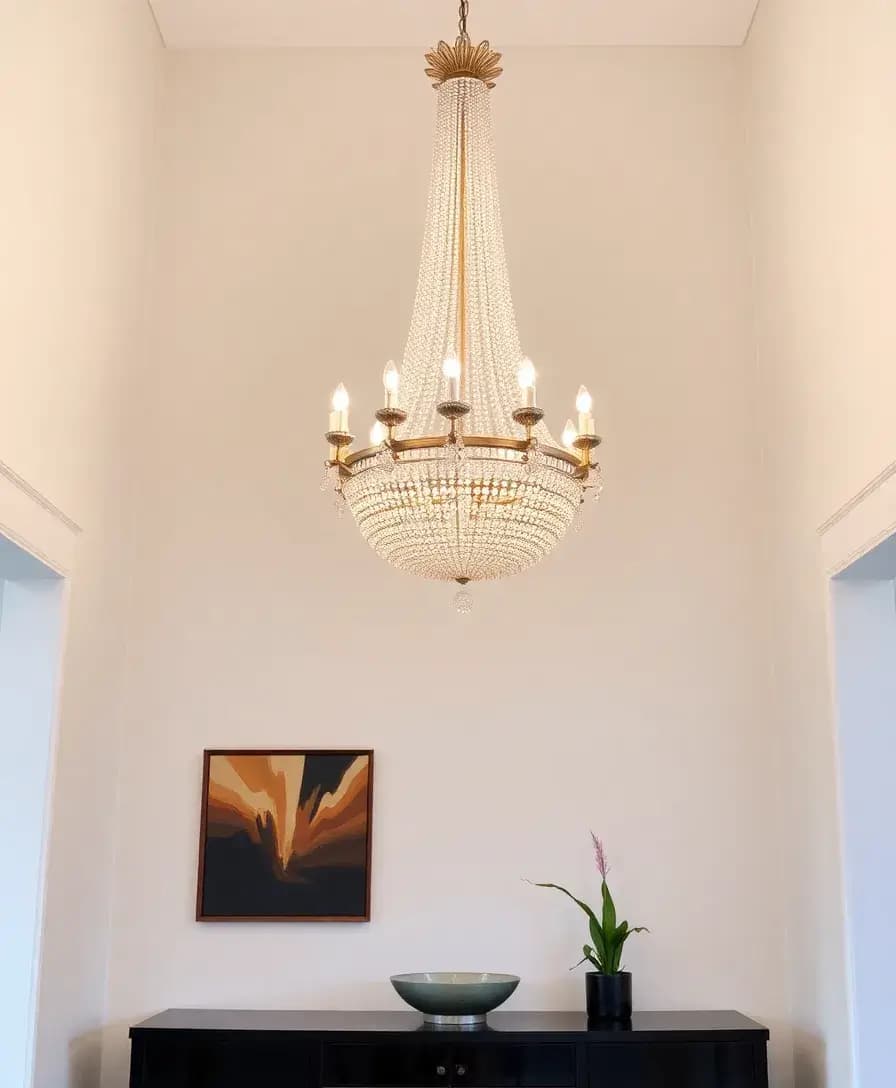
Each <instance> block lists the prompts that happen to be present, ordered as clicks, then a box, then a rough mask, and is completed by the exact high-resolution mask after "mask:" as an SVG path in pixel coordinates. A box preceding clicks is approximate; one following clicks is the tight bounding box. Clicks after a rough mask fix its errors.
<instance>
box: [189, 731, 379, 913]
mask: <svg viewBox="0 0 896 1088" xmlns="http://www.w3.org/2000/svg"><path fill="white" fill-rule="evenodd" d="M372 797H373V752H371V751H314V750H309V751H301V750H295V751H292V750H290V751H270V752H267V751H266V752H262V751H207V752H206V753H205V773H204V777H203V789H202V831H201V841H200V846H199V887H198V893H197V900H196V918H197V920H198V921H200V922H219V921H221V922H226V921H230V922H237V921H240V922H248V921H277V922H289V921H294V922H321V921H333V922H366V921H369V919H370V838H371V827H370V823H371V809H372Z"/></svg>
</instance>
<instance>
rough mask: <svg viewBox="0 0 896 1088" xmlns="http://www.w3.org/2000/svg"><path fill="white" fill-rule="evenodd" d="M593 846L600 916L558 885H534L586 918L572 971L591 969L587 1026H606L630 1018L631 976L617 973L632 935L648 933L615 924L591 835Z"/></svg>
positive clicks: (602, 859) (601, 856)
mask: <svg viewBox="0 0 896 1088" xmlns="http://www.w3.org/2000/svg"><path fill="white" fill-rule="evenodd" d="M591 839H592V842H593V843H594V860H595V863H596V865H597V871H598V873H600V878H601V884H600V894H601V912H600V916H599V917H598V915H597V914H596V913H595V912H594V911H593V910H592V909H591V907H589V906H588V904H587V903H584V902H583V901H582V900H581V899H577V898H576V897H575V896H574V895H573V894H572V893H571V892H568V891H567V890H566V888H563V887H561V886H560V885H559V884H542V883H538V884H537V885H536V887H539V888H556V890H557V891H558V892H563V894H564V895H566V896H569V898H570V899H571V900H572V901H573V902H574V903H576V904H577V905H578V906H579V907H581V909H582V910H583V911H584V912H585V914H586V915H587V916H588V931H589V935H590V937H591V940H590V943H588V944H586V945H584V946H583V948H582V951H583V952H584V955H583V956H582V958H581V960H579V962H578V963H577V964H575V965H574V966H573V967H571V968H570V970H571V971H573V970H575V968H576V967H580V966H581V965H582V964H583V963H585V962H586V961H587V962H588V963H590V964H592V966H593V967H594V970H593V971H588V972H587V973H586V975H585V1003H586V1008H587V1010H588V1020H589V1022H595V1023H598V1022H601V1021H603V1022H607V1021H624V1020H630V1019H631V1015H632V976H631V972H629V971H623V970H621V969H620V968H621V965H622V949H623V947H624V945H625V942H626V941H627V940H628V939H629V937H630V936H631V935H632V934H633V933H646V932H648V931H647V929H646V928H645V927H644V926H630V925H629V924H628V922H626V921H622V922H618V923H617V921H616V905H615V903H614V902H613V897H612V895H610V889H609V888H608V887H607V873H608V872H609V871H610V870H609V866H608V865H607V855H606V853H605V852H604V844H603V843H602V842H601V840H600V839H599V838H598V837H597V836H596V835H595V834H594V832H593V831H592V832H591Z"/></svg>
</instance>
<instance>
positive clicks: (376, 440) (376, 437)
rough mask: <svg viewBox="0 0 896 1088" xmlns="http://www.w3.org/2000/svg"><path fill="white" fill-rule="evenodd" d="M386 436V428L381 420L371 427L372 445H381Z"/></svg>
mask: <svg viewBox="0 0 896 1088" xmlns="http://www.w3.org/2000/svg"><path fill="white" fill-rule="evenodd" d="M385 438H386V428H385V427H384V426H383V425H382V423H380V421H379V420H377V421H376V423H374V425H373V426H372V427H371V428H370V444H371V446H381V445H382V444H383V442H384V440H385Z"/></svg>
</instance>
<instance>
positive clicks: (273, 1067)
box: [132, 1032, 318, 1088]
mask: <svg viewBox="0 0 896 1088" xmlns="http://www.w3.org/2000/svg"><path fill="white" fill-rule="evenodd" d="M317 1070H318V1064H317V1049H316V1048H315V1047H313V1046H312V1047H308V1046H307V1045H305V1044H302V1043H297V1042H296V1041H295V1040H294V1039H290V1038H289V1037H288V1036H285V1035H279V1034H277V1033H272V1034H270V1035H264V1036H263V1037H262V1036H260V1035H259V1034H258V1033H254V1032H253V1033H249V1034H246V1035H239V1034H234V1035H219V1036H208V1035H204V1034H200V1033H198V1032H197V1033H195V1034H190V1033H186V1034H181V1035H176V1036H171V1037H168V1038H164V1037H160V1038H158V1039H151V1040H149V1041H148V1042H147V1043H146V1045H145V1049H144V1052H143V1063H142V1071H141V1079H138V1080H137V1081H136V1082H132V1084H134V1083H135V1084H136V1085H137V1086H139V1088H267V1086H268V1085H271V1086H275V1088H317V1084H318V1080H317Z"/></svg>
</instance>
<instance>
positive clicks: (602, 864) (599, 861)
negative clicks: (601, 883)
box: [591, 831, 610, 880]
mask: <svg viewBox="0 0 896 1088" xmlns="http://www.w3.org/2000/svg"><path fill="white" fill-rule="evenodd" d="M591 841H592V842H593V843H594V861H595V863H596V865H597V871H598V872H599V873H600V875H601V876H602V877H603V879H604V880H606V879H607V873H608V872H609V871H610V866H609V865H607V855H606V853H605V852H604V844H603V843H602V842H601V841H600V839H599V838H598V837H597V835H595V834H594V832H593V831H592V832H591Z"/></svg>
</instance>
